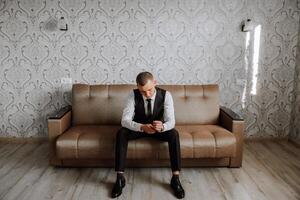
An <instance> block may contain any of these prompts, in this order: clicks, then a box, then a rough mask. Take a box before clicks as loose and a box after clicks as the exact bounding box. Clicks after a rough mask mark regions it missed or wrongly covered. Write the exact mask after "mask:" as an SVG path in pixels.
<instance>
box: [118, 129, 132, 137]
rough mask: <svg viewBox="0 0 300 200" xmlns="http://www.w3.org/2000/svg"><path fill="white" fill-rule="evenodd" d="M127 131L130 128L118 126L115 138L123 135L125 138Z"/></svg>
mask: <svg viewBox="0 0 300 200" xmlns="http://www.w3.org/2000/svg"><path fill="white" fill-rule="evenodd" d="M129 132H130V130H129V129H128V128H124V127H122V128H120V129H119V130H118V132H117V139H119V138H124V137H125V138H126V137H127V135H128V133H129Z"/></svg>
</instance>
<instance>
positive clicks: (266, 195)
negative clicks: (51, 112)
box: [0, 141, 300, 200]
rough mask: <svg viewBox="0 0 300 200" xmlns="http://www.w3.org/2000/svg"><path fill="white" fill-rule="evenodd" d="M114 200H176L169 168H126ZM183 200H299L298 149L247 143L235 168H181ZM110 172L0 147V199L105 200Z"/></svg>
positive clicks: (29, 147)
mask: <svg viewBox="0 0 300 200" xmlns="http://www.w3.org/2000/svg"><path fill="white" fill-rule="evenodd" d="M125 177H126V183H127V184H126V187H125V188H124V189H123V194H122V195H121V196H120V197H119V198H118V199H124V200H125V199H130V200H135V199H136V200H141V199H142V200H155V199H162V198H163V199H166V200H168V199H170V200H172V199H176V198H175V197H174V195H173V193H172V190H171V189H170V186H169V183H170V179H171V171H170V169H169V168H128V169H126V171H125ZM180 177H181V183H182V185H183V187H184V188H185V191H186V198H185V199H193V200H194V199H209V200H210V199H213V200H231V199H232V200H234V199H238V200H282V199H289V200H293V199H295V200H296V199H300V148H299V146H297V145H295V144H290V142H287V141H263V142H259V141H257V142H247V143H246V144H245V145H244V159H243V166H242V167H241V168H227V167H219V168H210V167H199V168H183V169H182V171H181V175H180ZM115 178H116V175H115V172H114V169H113V168H59V167H52V166H49V165H48V144H47V143H3V142H2V143H1V147H0V199H4V200H43V199H52V200H62V199H72V200H73V199H74V200H81V199H82V200H86V199H89V200H96V199H101V200H102V199H111V198H110V192H111V189H112V187H113V184H114V181H115Z"/></svg>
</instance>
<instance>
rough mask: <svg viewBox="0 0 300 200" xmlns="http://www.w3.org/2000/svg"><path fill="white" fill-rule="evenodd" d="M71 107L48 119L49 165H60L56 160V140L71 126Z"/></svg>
mask: <svg viewBox="0 0 300 200" xmlns="http://www.w3.org/2000/svg"><path fill="white" fill-rule="evenodd" d="M71 112H72V107H71V106H67V107H64V108H62V109H61V110H60V111H59V112H58V113H57V114H54V115H52V116H50V117H49V118H48V139H49V164H52V165H61V161H59V160H58V159H57V158H56V144H55V143H56V139H57V137H58V136H59V135H60V134H62V133H63V132H65V131H66V130H67V129H68V128H70V126H71Z"/></svg>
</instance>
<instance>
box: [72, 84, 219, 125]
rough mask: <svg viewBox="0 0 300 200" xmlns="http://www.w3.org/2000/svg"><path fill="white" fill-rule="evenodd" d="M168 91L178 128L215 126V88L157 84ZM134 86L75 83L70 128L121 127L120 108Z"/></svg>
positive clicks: (217, 93)
mask: <svg viewBox="0 0 300 200" xmlns="http://www.w3.org/2000/svg"><path fill="white" fill-rule="evenodd" d="M158 87H160V88H163V89H165V90H168V91H170V92H171V94H172V97H173V101H174V109H175V119H176V124H177V125H183V124H217V123H218V117H219V89H218V85H159V86H158ZM134 88H136V86H135V85H86V84H74V85H73V89H72V124H73V125H98V124H106V125H113V124H116V125H120V124H121V117H122V112H123V108H124V106H125V103H126V99H127V97H128V94H129V92H130V90H132V89H134Z"/></svg>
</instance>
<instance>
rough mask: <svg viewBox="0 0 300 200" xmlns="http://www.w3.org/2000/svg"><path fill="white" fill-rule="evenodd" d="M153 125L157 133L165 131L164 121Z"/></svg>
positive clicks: (154, 122)
mask: <svg viewBox="0 0 300 200" xmlns="http://www.w3.org/2000/svg"><path fill="white" fill-rule="evenodd" d="M152 125H153V128H154V130H156V131H157V132H161V131H162V129H163V123H162V121H153V124H152Z"/></svg>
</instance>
